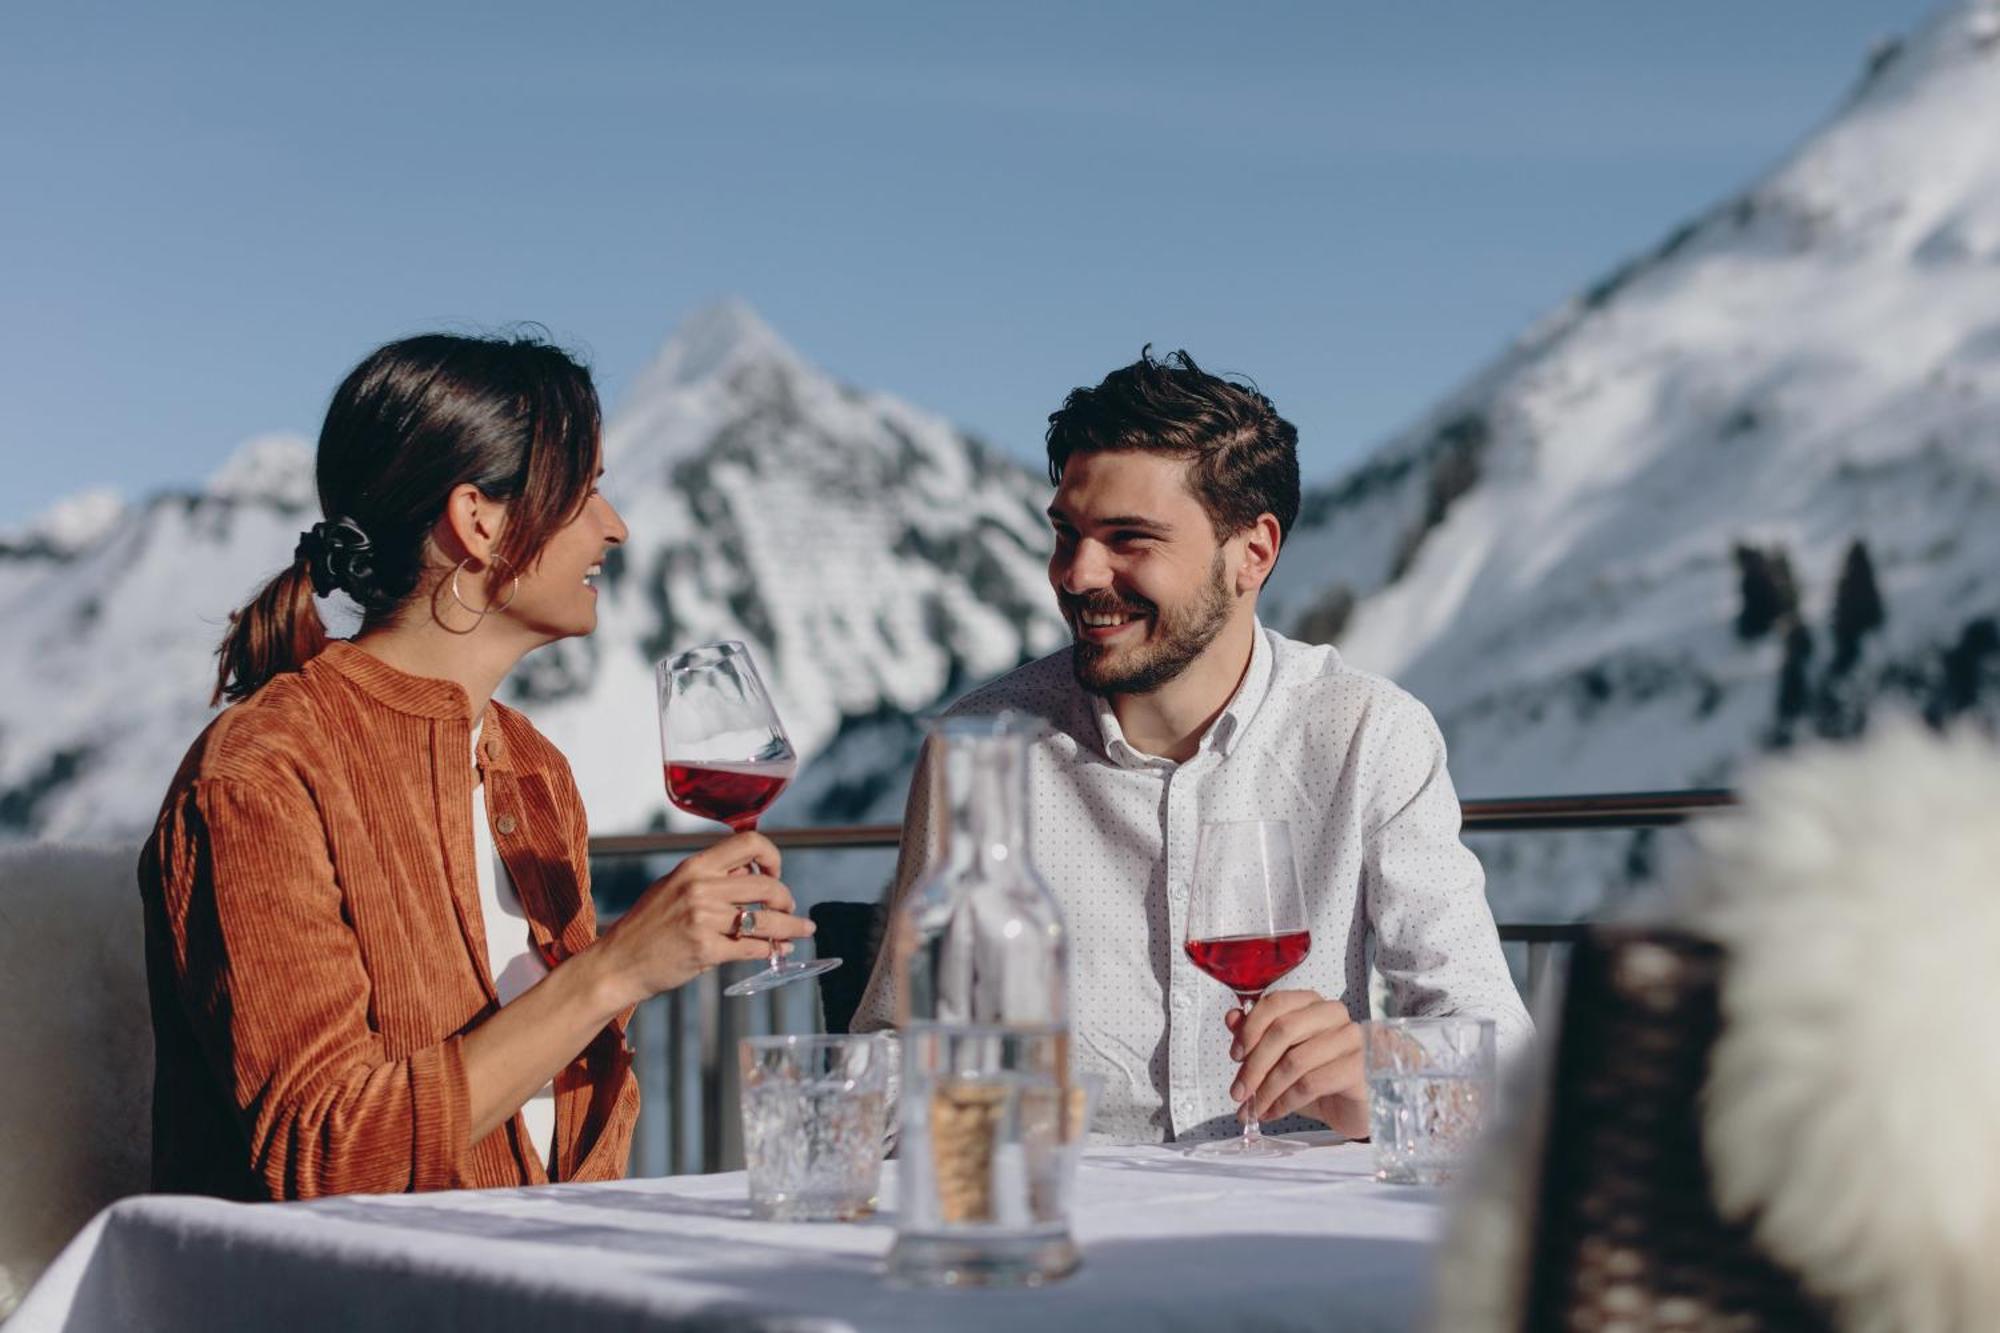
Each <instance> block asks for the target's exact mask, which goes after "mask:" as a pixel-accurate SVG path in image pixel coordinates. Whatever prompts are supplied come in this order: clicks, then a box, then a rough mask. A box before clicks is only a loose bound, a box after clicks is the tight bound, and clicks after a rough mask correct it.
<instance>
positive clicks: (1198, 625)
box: [1070, 551, 1231, 695]
mask: <svg viewBox="0 0 2000 1333" xmlns="http://www.w3.org/2000/svg"><path fill="white" fill-rule="evenodd" d="M1223 563H1224V562H1223V556H1222V552H1221V551H1217V552H1216V553H1215V563H1214V564H1213V565H1211V566H1210V567H1209V571H1208V578H1209V582H1208V586H1207V587H1205V588H1203V589H1202V590H1201V591H1200V592H1199V593H1197V594H1196V595H1195V597H1194V599H1193V600H1192V601H1191V602H1189V603H1188V604H1187V605H1186V606H1184V607H1181V608H1176V609H1173V610H1168V609H1167V608H1164V607H1160V606H1156V605H1155V604H1153V603H1150V602H1147V601H1145V600H1144V599H1136V601H1135V602H1127V601H1126V600H1124V599H1123V598H1121V597H1119V596H1118V595H1117V594H1115V593H1110V592H1107V593H1104V594H1102V595H1101V596H1098V597H1079V598H1074V599H1071V600H1070V612H1071V614H1072V616H1076V617H1079V618H1080V617H1081V616H1082V614H1083V613H1085V612H1094V613H1100V614H1101V613H1105V612H1116V611H1138V612H1141V613H1145V612H1150V613H1151V614H1152V616H1153V628H1154V630H1155V631H1156V633H1157V635H1158V637H1157V638H1156V639H1155V640H1154V641H1153V642H1151V643H1141V644H1139V645H1137V646H1136V647H1133V648H1113V647H1111V646H1109V645H1099V644H1094V643H1091V642H1089V641H1088V640H1086V639H1083V638H1078V639H1077V640H1076V642H1075V644H1074V645H1072V648H1071V651H1070V669H1071V670H1072V671H1073V672H1074V673H1075V674H1076V683H1077V684H1078V685H1081V686H1082V687H1083V688H1084V689H1085V690H1087V691H1089V692H1090V693H1092V694H1106V695H1109V694H1150V693H1152V692H1153V691H1154V690H1157V689H1159V688H1160V687H1161V686H1162V685H1165V684H1166V683H1167V682H1168V681H1170V680H1172V679H1174V678H1175V677H1176V676H1178V675H1180V674H1181V672H1183V671H1186V670H1187V669H1188V664H1189V663H1191V662H1193V661H1194V659H1195V658H1197V657H1200V656H1201V655H1202V653H1203V651H1204V650H1206V649H1207V647H1208V645H1209V644H1211V643H1214V642H1215V636H1216V635H1218V634H1220V633H1222V627H1223V626H1224V625H1226V624H1228V623H1229V611H1230V602H1231V598H1230V595H1229V584H1228V582H1227V581H1226V580H1225V579H1224V578H1223V576H1222V568H1223ZM1071 632H1072V633H1075V632H1076V630H1075V622H1072V630H1071ZM1114 659H1116V660H1114Z"/></svg>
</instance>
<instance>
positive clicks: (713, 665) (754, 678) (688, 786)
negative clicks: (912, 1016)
mask: <svg viewBox="0 0 2000 1333" xmlns="http://www.w3.org/2000/svg"><path fill="white" fill-rule="evenodd" d="M653 674H654V677H655V678H656V680H657V682H658V684H659V688H660V754H661V756H662V758H663V759H664V761H665V767H666V777H667V799H668V800H670V801H672V802H673V803H674V804H675V805H677V806H679V807H680V808H681V809H683V810H685V811H687V812H688V813H689V814H691V815H699V816H700V817H701V818H703V819H713V820H716V821H717V822H719V823H723V824H727V825H729V828H730V830H731V831H732V832H735V833H741V832H743V831H744V830H745V829H753V828H756V827H757V819H758V816H760V815H762V814H763V813H764V811H765V809H766V808H768V807H769V806H770V804H771V802H773V801H775V800H777V799H778V793H779V792H781V791H783V790H784V789H785V784H786V783H788V782H790V781H791V780H792V775H793V774H794V773H796V772H797V771H798V767H799V757H798V754H797V752H796V751H794V750H793V749H792V742H791V741H790V740H789V739H788V738H787V737H786V735H785V727H784V724H783V723H782V722H780V721H778V710H777V709H776V708H775V707H773V706H772V704H771V696H770V693H769V692H768V691H766V690H765V688H764V681H763V679H762V678H761V677H760V676H758V674H757V664H756V662H754V661H753V660H751V657H750V650H749V649H748V648H746V647H744V646H743V645H742V644H740V643H737V642H735V641H733V640H732V641H730V642H727V643H711V644H708V645H706V646H704V647H701V648H691V649H689V650H688V651H687V652H684V653H682V654H680V655H679V656H677V657H669V658H666V659H665V660H663V661H661V662H660V663H659V665H658V666H656V667H655V668H654V669H653ZM751 873H752V874H755V873H757V872H756V867H755V866H754V865H753V866H752V867H751ZM763 905H764V904H762V903H761V902H755V901H751V902H743V903H739V904H737V906H739V907H752V908H761V907H763ZM839 966H840V960H839V959H838V958H819V959H815V960H813V961H812V962H782V961H780V960H779V957H778V948H777V946H776V945H773V946H771V963H770V966H769V967H767V968H765V969H764V970H763V971H762V972H759V973H757V974H756V975H754V976H750V977H746V978H744V979H743V980H742V981H739V982H737V983H736V984H735V985H733V986H730V987H728V988H726V989H725V990H724V991H723V992H722V993H723V994H724V995H752V994H755V993H756V992H758V991H762V990H769V989H770V988H771V987H773V986H782V985H784V984H785V983H786V982H788V981H802V980H804V979H805V978H807V977H816V976H818V975H819V974H820V973H822V972H831V971H832V970H833V969H834V968H836V967H839Z"/></svg>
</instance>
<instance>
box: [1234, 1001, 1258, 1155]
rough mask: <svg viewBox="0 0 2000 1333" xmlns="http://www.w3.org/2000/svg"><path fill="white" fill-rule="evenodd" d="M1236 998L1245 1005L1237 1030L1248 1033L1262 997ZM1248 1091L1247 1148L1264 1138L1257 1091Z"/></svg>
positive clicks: (1246, 1050) (1246, 1101)
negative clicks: (1251, 1016) (1251, 1013)
mask: <svg viewBox="0 0 2000 1333" xmlns="http://www.w3.org/2000/svg"><path fill="white" fill-rule="evenodd" d="M1236 998H1237V999H1238V1000H1240V1001H1241V1002H1242V1004H1243V1022H1242V1025H1241V1026H1239V1027H1238V1028H1237V1029H1236V1030H1237V1031H1238V1032H1247V1031H1249V1028H1250V1006H1252V1005H1254V1004H1256V1003H1257V1001H1258V1000H1259V999H1260V998H1261V997H1260V996H1257V995H1239V996H1237V997H1236ZM1243 1054H1244V1055H1245V1056H1246V1057H1247V1056H1248V1055H1249V1054H1250V1052H1249V1050H1248V1049H1247V1048H1246V1049H1245V1050H1244V1052H1243ZM1248 1091H1249V1094H1250V1095H1249V1096H1248V1097H1246V1098H1245V1099H1244V1101H1243V1146H1244V1147H1245V1148H1250V1147H1254V1146H1256V1144H1257V1142H1258V1141H1259V1140H1260V1139H1262V1138H1263V1137H1264V1136H1263V1134H1262V1133H1261V1132H1260V1131H1259V1130H1258V1128H1257V1090H1256V1089H1255V1088H1251V1089H1248Z"/></svg>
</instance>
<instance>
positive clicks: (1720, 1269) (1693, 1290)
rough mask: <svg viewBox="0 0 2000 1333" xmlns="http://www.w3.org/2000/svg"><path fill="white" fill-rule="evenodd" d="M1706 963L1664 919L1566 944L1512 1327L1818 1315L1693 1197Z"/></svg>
mask: <svg viewBox="0 0 2000 1333" xmlns="http://www.w3.org/2000/svg"><path fill="white" fill-rule="evenodd" d="M1722 961H1723V955H1722V952H1721V950H1719V949H1718V948H1717V947H1716V946H1715V945H1713V944H1711V943H1708V942H1706V941H1703V940H1700V939H1697V938H1695V937H1693V936H1690V935H1686V934H1681V933H1678V932H1670V931H1630V930H1621V931H1613V930H1601V931H1593V932H1592V934H1591V936H1590V938H1588V939H1587V940H1586V941H1585V942H1584V943H1582V944H1579V945H1578V946H1577V947H1576V951H1575V957H1574V959H1573V961H1572V963H1571V967H1570V978H1569V990H1568V994H1567V997H1566V999H1565V1001H1564V1005H1563V1016H1562V1026H1561V1028H1560V1031H1559V1033H1558V1036H1557V1038H1556V1042H1557V1044H1556V1051H1555V1067H1554V1070H1553V1077H1554V1082H1553V1088H1552V1095H1551V1097H1550V1101H1549V1115H1548V1121H1547V1126H1546V1133H1545V1137H1544V1139H1543V1144H1544V1147H1543V1156H1542V1167H1541V1181H1540V1188H1539V1190H1538V1191H1537V1193H1538V1195H1539V1201H1538V1207H1537V1210H1536V1217H1535V1233H1534V1239H1533V1245H1532V1256H1531V1259H1530V1262H1529V1274H1528V1293H1527V1294H1528V1299H1527V1302H1526V1311H1525V1312H1526V1318H1525V1321H1524V1322H1523V1324H1522V1327H1523V1328H1524V1329H1531V1330H1542V1329H1569V1330H1574V1331H1575V1333H1590V1330H1593V1329H1606V1330H1610V1329H1618V1330H1621V1333H1654V1331H1655V1330H1658V1331H1659V1333H1666V1331H1667V1330H1670V1329H1671V1330H1675V1331H1676V1333H1692V1331H1694V1330H1711V1329H1713V1330H1722V1329H1728V1330H1731V1331H1732V1333H1765V1331H1767V1330H1779V1329H1783V1330H1822V1329H1830V1328H1831V1327H1832V1325H1831V1323H1830V1322H1829V1320H1828V1319H1827V1317H1826V1316H1825V1314H1824V1313H1823V1312H1822V1311H1820V1310H1818V1309H1817V1308H1815V1306H1814V1305H1813V1304H1812V1303H1811V1302H1810V1301H1809V1300H1808V1299H1807V1298H1806V1296H1805V1295H1804V1294H1803V1292H1802V1291H1801V1290H1800V1288H1799V1286H1798V1283H1797V1281H1796V1279H1795V1278H1794V1277H1793V1275H1792V1274H1791V1273H1789V1272H1787V1271H1786V1270H1784V1269H1781V1268H1779V1267H1778V1266H1777V1265H1776V1264H1774V1263H1773V1262H1772V1261H1771V1260H1770V1259H1768V1258H1767V1257H1765V1255H1764V1254H1763V1253H1762V1252H1761V1251H1760V1250H1758V1248H1757V1247H1756V1245H1755V1244H1754V1243H1753V1241H1752V1240H1751V1238H1750V1235H1749V1233H1748V1231H1747V1229H1746V1228H1744V1227H1741V1226H1734V1225H1731V1224H1729V1223H1727V1222H1724V1221H1723V1220H1722V1218H1721V1217H1720V1215H1718V1214H1717V1212H1716V1209H1715V1205H1714V1203H1713V1202H1711V1200H1710V1198H1709V1192H1708V1174H1707V1168H1706V1166H1705V1163H1704V1159H1703V1154H1702V1135H1701V1110H1700V1105H1701V1090H1702V1084H1703V1081H1704V1079H1705V1077H1706V1074H1707V1069H1708V1054H1709V1048H1710V1046H1711V1044H1712V1043H1713V1042H1714V1040H1715V1035H1716V1032H1717V1030H1718V1029H1719V1027H1720V1023H1721V1018H1720V1011H1719V1008H1718V1003H1717V982H1718V979H1719V977H1720V974H1721V970H1722Z"/></svg>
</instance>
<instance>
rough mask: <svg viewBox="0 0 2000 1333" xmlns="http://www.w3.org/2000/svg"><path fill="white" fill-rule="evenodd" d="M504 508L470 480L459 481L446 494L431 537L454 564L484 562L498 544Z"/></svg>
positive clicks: (505, 511) (488, 558)
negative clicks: (466, 561)
mask: <svg viewBox="0 0 2000 1333" xmlns="http://www.w3.org/2000/svg"><path fill="white" fill-rule="evenodd" d="M506 516H507V509H506V506H505V505H502V504H501V503H500V502H499V501H497V500H495V499H493V498H492V497H491V496H489V495H487V494H486V493H485V492H484V491H482V490H480V489H479V488H478V487H477V486H474V485H473V484H472V483H471V482H469V481H468V482H461V483H460V484H458V485H456V486H454V487H452V488H451V494H450V495H448V496H446V497H445V502H444V513H443V514H441V515H439V516H438V521H437V524H436V526H434V527H433V528H432V529H431V537H432V539H433V540H434V541H436V542H437V544H438V549H439V550H441V551H443V552H444V554H445V558H446V559H448V560H450V561H451V562H452V563H453V564H457V563H459V562H460V561H462V560H468V559H469V560H476V561H478V562H479V563H480V564H482V565H483V564H486V563H488V562H489V561H491V560H492V559H493V552H494V551H495V550H496V549H497V548H498V547H499V545H500V525H501V522H502V521H503V520H504V519H505V518H506Z"/></svg>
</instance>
